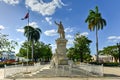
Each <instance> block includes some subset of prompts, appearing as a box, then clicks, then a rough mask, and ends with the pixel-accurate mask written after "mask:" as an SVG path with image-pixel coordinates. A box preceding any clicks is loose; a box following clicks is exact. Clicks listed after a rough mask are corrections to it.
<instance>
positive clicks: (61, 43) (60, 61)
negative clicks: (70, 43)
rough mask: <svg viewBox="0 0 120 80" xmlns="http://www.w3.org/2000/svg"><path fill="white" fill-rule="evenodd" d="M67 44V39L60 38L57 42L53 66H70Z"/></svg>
mask: <svg viewBox="0 0 120 80" xmlns="http://www.w3.org/2000/svg"><path fill="white" fill-rule="evenodd" d="M66 43H67V40H66V39H65V38H58V39H57V40H56V45H57V48H56V51H55V54H54V55H53V57H52V61H51V65H52V66H55V65H68V58H67V56H66V50H67V49H66Z"/></svg>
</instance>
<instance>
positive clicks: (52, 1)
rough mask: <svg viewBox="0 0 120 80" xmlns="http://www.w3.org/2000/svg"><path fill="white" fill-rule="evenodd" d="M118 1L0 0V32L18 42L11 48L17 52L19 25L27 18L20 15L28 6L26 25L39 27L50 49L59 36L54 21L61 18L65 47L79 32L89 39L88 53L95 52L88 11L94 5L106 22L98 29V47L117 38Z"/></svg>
mask: <svg viewBox="0 0 120 80" xmlns="http://www.w3.org/2000/svg"><path fill="white" fill-rule="evenodd" d="M119 3H120V0H0V29H1V30H0V32H1V33H3V34H8V35H9V37H8V38H9V39H10V40H15V41H17V42H18V43H19V46H18V47H16V50H15V51H16V52H18V50H19V47H20V45H21V44H22V43H23V42H24V41H25V40H26V38H25V37H24V35H23V32H24V30H23V27H24V26H25V25H27V20H21V18H23V17H24V16H25V14H26V13H27V10H28V9H29V10H30V25H31V26H34V27H39V28H40V29H41V30H42V34H41V38H40V41H42V42H44V43H46V44H51V46H52V49H53V51H54V49H55V48H56V44H55V40H56V39H57V38H58V36H59V35H58V33H57V26H56V25H55V24H54V21H57V22H59V21H62V23H63V25H64V28H65V32H66V38H67V39H68V43H67V48H69V47H71V46H72V45H73V40H74V35H75V34H76V33H77V32H80V33H81V35H85V36H87V37H88V38H89V39H90V40H92V41H93V42H92V43H91V46H90V48H91V52H92V54H95V53H96V49H95V41H96V38H95V32H90V31H89V30H88V27H87V23H85V19H86V17H87V16H88V13H89V10H90V9H94V8H95V6H96V5H97V6H98V7H99V11H100V12H101V14H102V17H103V18H104V19H106V21H107V26H105V27H104V29H103V30H100V31H99V50H100V49H103V47H106V46H109V45H115V44H116V43H117V42H119V41H120V31H119V30H120V28H119V27H120V10H119V8H120V6H119Z"/></svg>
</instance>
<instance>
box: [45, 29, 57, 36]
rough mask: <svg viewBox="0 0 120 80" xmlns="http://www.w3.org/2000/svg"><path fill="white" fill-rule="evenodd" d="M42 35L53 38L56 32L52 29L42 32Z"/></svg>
mask: <svg viewBox="0 0 120 80" xmlns="http://www.w3.org/2000/svg"><path fill="white" fill-rule="evenodd" d="M44 34H45V35H46V36H55V35H57V31H56V30H54V29H52V30H47V31H45V32H44Z"/></svg>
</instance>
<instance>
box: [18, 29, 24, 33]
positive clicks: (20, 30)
mask: <svg viewBox="0 0 120 80" xmlns="http://www.w3.org/2000/svg"><path fill="white" fill-rule="evenodd" d="M16 30H17V32H22V33H24V29H16Z"/></svg>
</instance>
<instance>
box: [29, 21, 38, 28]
mask: <svg viewBox="0 0 120 80" xmlns="http://www.w3.org/2000/svg"><path fill="white" fill-rule="evenodd" d="M29 25H30V26H32V27H34V28H38V25H37V23H36V22H31V23H29Z"/></svg>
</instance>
